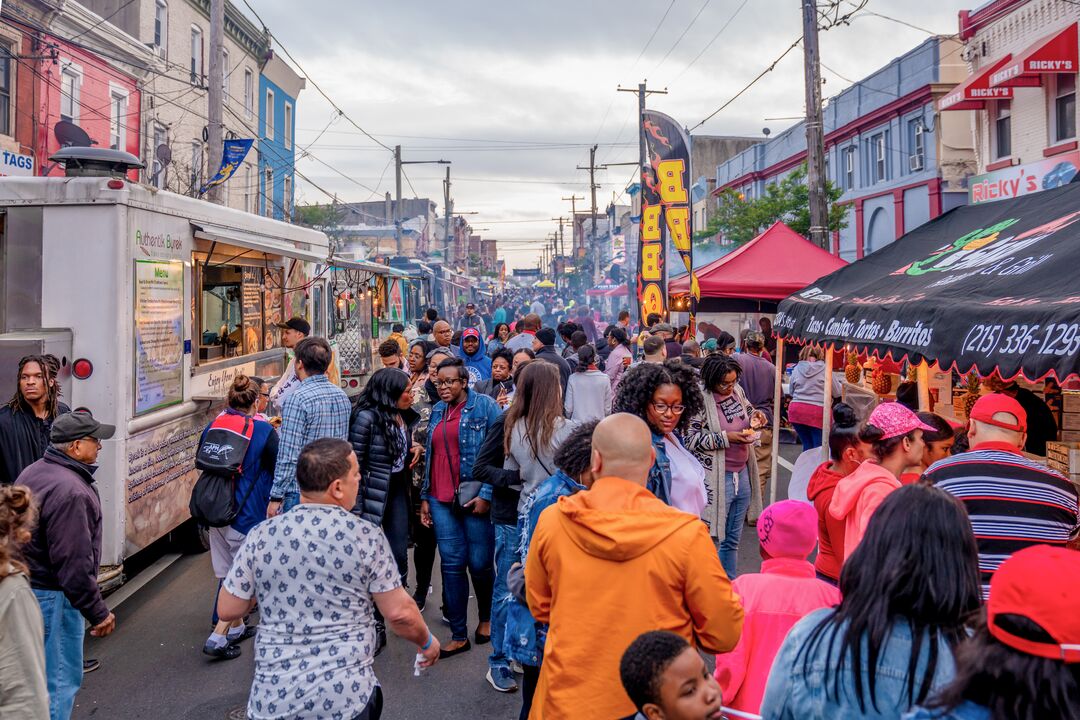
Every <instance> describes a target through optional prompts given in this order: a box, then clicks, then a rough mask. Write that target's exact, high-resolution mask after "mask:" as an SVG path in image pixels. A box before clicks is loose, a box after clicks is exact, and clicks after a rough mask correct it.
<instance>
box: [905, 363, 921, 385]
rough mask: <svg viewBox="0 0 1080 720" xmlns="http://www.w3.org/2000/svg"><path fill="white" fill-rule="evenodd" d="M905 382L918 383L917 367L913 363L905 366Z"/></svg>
mask: <svg viewBox="0 0 1080 720" xmlns="http://www.w3.org/2000/svg"><path fill="white" fill-rule="evenodd" d="M907 381H908V382H919V367H918V366H917V365H914V364H913V363H908V366H907Z"/></svg>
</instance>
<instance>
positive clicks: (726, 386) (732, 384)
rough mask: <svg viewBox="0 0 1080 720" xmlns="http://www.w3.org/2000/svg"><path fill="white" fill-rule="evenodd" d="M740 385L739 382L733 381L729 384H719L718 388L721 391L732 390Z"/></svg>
mask: <svg viewBox="0 0 1080 720" xmlns="http://www.w3.org/2000/svg"><path fill="white" fill-rule="evenodd" d="M738 384H739V381H738V380H732V381H731V382H729V383H717V384H716V387H717V389H719V390H730V389H731V388H733V387H735V386H736V385H738Z"/></svg>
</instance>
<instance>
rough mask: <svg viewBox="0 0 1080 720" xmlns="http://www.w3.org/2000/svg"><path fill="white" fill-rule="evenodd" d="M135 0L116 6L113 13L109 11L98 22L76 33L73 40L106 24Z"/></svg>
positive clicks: (128, 0)
mask: <svg viewBox="0 0 1080 720" xmlns="http://www.w3.org/2000/svg"><path fill="white" fill-rule="evenodd" d="M133 2H135V0H127V2H125V3H124V4H123V5H121V6H120V7H118V8H116V9H115V10H113V11H112V12H111V13H109V14H108V15H106V16H105V17H103V18H101V19H100V20H98V21H97V22H96V23H94V24H93V25H91V26H90V27H88V28H86V29H85V30H83V31H82V32H81V33H79V34H78V35H76V36H75V37H73V38H71V39H72V40H78V39H79V38H81V37H82V36H83V35H86V34H87V33H89V32H91V31H93V30H97V29H98V28H99V27H101V26H102V25H104V24H105V23H106V22H107V21H109V20H111V19H112V18H113V17H114V16H115V15H116V14H117V13H119V12H120V11H121V10H123V9H124V8H126V7H127V6H128V5H130V4H131V3H133Z"/></svg>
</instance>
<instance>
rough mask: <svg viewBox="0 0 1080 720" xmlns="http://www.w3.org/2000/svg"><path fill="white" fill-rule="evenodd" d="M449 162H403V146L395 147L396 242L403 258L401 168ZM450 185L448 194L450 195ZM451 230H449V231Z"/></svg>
mask: <svg viewBox="0 0 1080 720" xmlns="http://www.w3.org/2000/svg"><path fill="white" fill-rule="evenodd" d="M449 164H450V161H449V160H402V159H401V146H400V145H395V146H394V165H395V168H394V169H395V171H396V175H397V199H396V202H395V203H394V240H395V241H396V244H397V254H398V256H399V257H400V256H401V167H402V166H403V165H449ZM446 176H447V181H448V182H449V179H450V169H449V168H447V171H446ZM449 192H450V189H449V185H448V186H447V194H449ZM448 230H449V229H448Z"/></svg>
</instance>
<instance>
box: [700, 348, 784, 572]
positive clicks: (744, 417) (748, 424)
mask: <svg viewBox="0 0 1080 720" xmlns="http://www.w3.org/2000/svg"><path fill="white" fill-rule="evenodd" d="M741 375H742V366H741V365H739V363H738V362H736V361H735V358H734V357H733V356H731V355H712V356H710V357H707V358H705V364H704V365H702V366H701V382H702V385H704V386H705V401H704V403H703V405H704V410H703V412H702V413H701V414H700V415H696V416H694V417H693V418H691V419H690V429H689V432H688V433H687V436H686V446H687V447H688V448H690V450H691V451H693V453H694V454H695V455H696V456H697V458H698V460H699V461H700V462H701V464H702V466H704V467H705V470H706V474H707V475H706V481H705V484H706V486H707V487H708V489H709V496H710V497H709V503H708V506H707V507H706V510H705V513H703V515H702V517H703V518H704V520H705V522H706V524H707V525H708V526H709V531H710V534H712V535H713V536H714V537H715V538H716V539H717V540H719V541H720V564H721V565H723V566H724V572H726V573H727V575H728V577H729V578H731V579H732V580H734V579H735V575H736V561H737V560H738V556H739V540H740V538H741V537H742V529H743V525H745V524H746V518H747V516H748V514H749V517H750V518H751V519H752V520H756V519H757V517H758V516H759V515H760V514H761V505H762V502H761V485H760V484H759V483H758V482H756V480H754V481H752V480H751V478H755V479H756V478H757V477H758V467H757V458H756V456H755V454H754V448H753V444H754V442H755V441H758V440H759V439H760V437H761V434H760V433H759V432H757V431H756V430H754V429H753V427H752V426H753V425H754V424H758V425H759V427H764V423H765V417H764V415H762V413H761V411H760V410H754V408H753V406H752V405H751V404H750V401H749V400H747V399H746V395H745V393H743V389H742V388H741V387H740V386H739V377H740V376H741ZM754 420H756V421H757V423H754V422H753V421H754Z"/></svg>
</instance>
